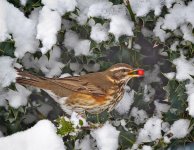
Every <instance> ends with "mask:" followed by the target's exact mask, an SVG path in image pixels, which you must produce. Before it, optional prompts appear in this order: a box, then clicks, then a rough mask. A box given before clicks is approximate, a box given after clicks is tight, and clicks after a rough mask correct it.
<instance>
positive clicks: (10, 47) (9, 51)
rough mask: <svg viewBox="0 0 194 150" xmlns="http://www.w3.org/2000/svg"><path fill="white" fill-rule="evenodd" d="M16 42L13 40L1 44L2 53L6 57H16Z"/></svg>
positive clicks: (0, 51) (0, 50)
mask: <svg viewBox="0 0 194 150" xmlns="http://www.w3.org/2000/svg"><path fill="white" fill-rule="evenodd" d="M14 44H15V42H14V41H11V40H7V41H5V42H1V43H0V53H2V54H3V55H5V56H10V57H14V51H15V47H14Z"/></svg>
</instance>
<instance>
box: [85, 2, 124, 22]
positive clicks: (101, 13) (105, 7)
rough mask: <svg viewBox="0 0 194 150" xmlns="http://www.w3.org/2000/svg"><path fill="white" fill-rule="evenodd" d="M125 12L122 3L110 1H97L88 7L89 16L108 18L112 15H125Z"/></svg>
mask: <svg viewBox="0 0 194 150" xmlns="http://www.w3.org/2000/svg"><path fill="white" fill-rule="evenodd" d="M126 14H127V12H126V9H125V7H124V5H113V3H112V2H107V1H103V2H98V3H94V4H92V5H91V6H90V7H89V10H88V16H89V17H100V18H103V19H110V18H111V17H112V16H118V15H119V16H125V15H126Z"/></svg>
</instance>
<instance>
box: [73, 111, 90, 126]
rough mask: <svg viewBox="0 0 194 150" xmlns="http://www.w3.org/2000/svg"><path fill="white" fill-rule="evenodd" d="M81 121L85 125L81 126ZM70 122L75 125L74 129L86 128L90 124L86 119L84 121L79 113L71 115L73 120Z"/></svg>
mask: <svg viewBox="0 0 194 150" xmlns="http://www.w3.org/2000/svg"><path fill="white" fill-rule="evenodd" d="M80 120H81V121H82V122H83V125H80ZM70 121H71V122H72V123H73V125H74V127H75V128H76V127H81V126H83V127H86V126H88V123H87V122H86V119H84V118H83V117H82V116H81V115H79V114H78V113H76V112H73V113H72V114H71V119H70Z"/></svg>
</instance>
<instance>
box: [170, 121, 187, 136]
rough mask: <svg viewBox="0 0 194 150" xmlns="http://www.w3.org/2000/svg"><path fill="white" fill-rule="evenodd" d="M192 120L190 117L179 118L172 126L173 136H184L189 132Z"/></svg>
mask: <svg viewBox="0 0 194 150" xmlns="http://www.w3.org/2000/svg"><path fill="white" fill-rule="evenodd" d="M189 125H190V121H189V120H188V119H179V120H177V121H175V122H174V123H173V125H172V126H171V127H170V132H171V133H172V134H173V138H179V139H180V138H184V137H185V136H186V135H187V134H188V133H189V130H188V129H189Z"/></svg>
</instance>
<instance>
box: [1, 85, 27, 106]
mask: <svg viewBox="0 0 194 150" xmlns="http://www.w3.org/2000/svg"><path fill="white" fill-rule="evenodd" d="M15 87H16V90H15V91H14V90H11V89H9V90H6V89H1V90H0V106H7V102H8V103H9V105H10V106H11V107H13V108H19V107H20V106H25V105H26V104H27V102H28V97H29V96H30V94H31V91H29V90H27V89H26V88H25V87H23V86H21V85H19V84H15Z"/></svg>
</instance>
